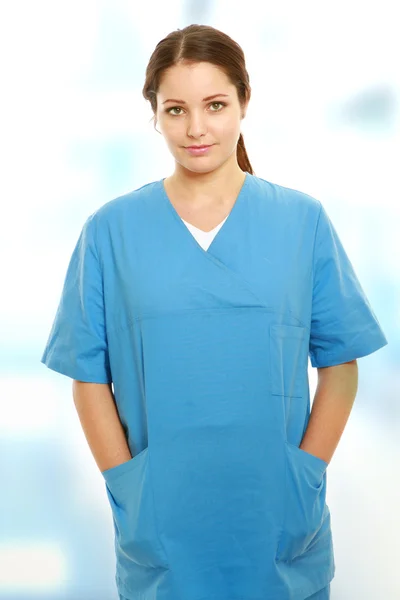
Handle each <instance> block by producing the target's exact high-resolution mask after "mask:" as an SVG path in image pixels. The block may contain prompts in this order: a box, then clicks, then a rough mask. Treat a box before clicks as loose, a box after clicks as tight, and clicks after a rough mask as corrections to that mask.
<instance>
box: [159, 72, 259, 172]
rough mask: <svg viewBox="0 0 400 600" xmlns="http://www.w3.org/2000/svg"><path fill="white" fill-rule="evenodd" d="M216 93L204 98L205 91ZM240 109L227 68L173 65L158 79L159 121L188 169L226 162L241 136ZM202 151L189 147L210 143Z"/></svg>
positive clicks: (204, 168)
mask: <svg viewBox="0 0 400 600" xmlns="http://www.w3.org/2000/svg"><path fill="white" fill-rule="evenodd" d="M214 95H215V97H214V98H211V99H208V100H204V98H207V97H209V96H214ZM246 108H247V105H246V106H245V107H244V108H243V109H241V106H240V104H239V99H238V96H237V91H236V88H235V86H234V85H232V84H231V83H230V82H229V80H228V78H227V77H226V75H225V73H223V72H222V71H221V70H220V69H218V68H217V67H215V66H214V65H212V64H210V63H207V62H202V63H196V64H194V65H190V66H189V65H183V64H179V65H175V66H174V67H171V68H170V69H168V70H167V71H166V72H165V73H164V76H163V78H162V81H161V84H160V87H159V91H158V93H157V113H156V118H157V124H158V127H159V130H160V132H161V133H162V135H163V136H164V138H165V141H166V143H167V146H168V148H169V149H170V151H171V153H172V155H173V157H174V158H175V160H176V161H177V163H179V164H180V165H182V166H183V167H185V168H186V169H189V170H190V171H196V172H207V171H211V170H214V169H215V168H217V167H218V166H220V165H221V164H223V163H225V162H226V161H227V160H228V159H229V158H230V157H231V156H232V155H233V153H234V155H233V157H232V158H233V159H234V160H235V161H236V146H237V142H238V139H239V136H240V124H241V115H242V114H243V115H244V114H245V109H246ZM208 144H211V145H212V146H211V148H209V150H208V151H207V152H206V153H205V154H202V155H197V156H194V155H191V154H190V153H189V152H188V151H187V150H186V147H187V146H195V145H208Z"/></svg>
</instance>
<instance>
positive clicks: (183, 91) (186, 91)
mask: <svg viewBox="0 0 400 600" xmlns="http://www.w3.org/2000/svg"><path fill="white" fill-rule="evenodd" d="M233 87H234V86H232V84H231V83H230V81H229V79H228V77H227V76H226V74H225V73H224V72H223V71H222V70H221V69H219V68H218V67H217V66H215V65H212V64H211V63H207V62H201V63H195V64H179V65H174V66H173V67H170V68H169V69H167V70H166V71H165V72H164V74H163V77H162V79H161V81H160V86H159V90H158V94H157V95H158V97H159V100H160V101H161V102H162V101H164V100H166V99H167V98H170V97H174V98H183V96H185V99H186V100H187V101H190V100H198V99H200V100H201V99H202V98H203V97H204V96H208V95H211V94H217V93H222V94H229V93H232V88H233ZM199 96H201V98H199Z"/></svg>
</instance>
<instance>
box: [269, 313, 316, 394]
mask: <svg viewBox="0 0 400 600" xmlns="http://www.w3.org/2000/svg"><path fill="white" fill-rule="evenodd" d="M269 339H270V391H271V394H273V395H275V396H288V397H292V398H301V397H303V396H304V394H305V393H306V382H307V367H308V343H309V335H308V329H307V328H306V327H297V326H294V325H284V324H275V325H270V329H269Z"/></svg>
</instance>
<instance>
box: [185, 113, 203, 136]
mask: <svg viewBox="0 0 400 600" xmlns="http://www.w3.org/2000/svg"><path fill="white" fill-rule="evenodd" d="M206 133H207V124H206V117H205V116H204V115H203V114H202V113H201V112H200V113H193V114H192V116H191V117H190V119H189V124H188V127H187V135H188V136H189V137H191V138H195V139H197V138H200V137H203V136H204V135H206Z"/></svg>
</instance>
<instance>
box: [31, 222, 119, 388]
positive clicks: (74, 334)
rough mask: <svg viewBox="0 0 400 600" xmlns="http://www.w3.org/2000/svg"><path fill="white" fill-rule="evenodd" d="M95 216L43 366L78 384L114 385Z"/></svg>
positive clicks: (72, 266) (76, 256) (77, 251)
mask: <svg viewBox="0 0 400 600" xmlns="http://www.w3.org/2000/svg"><path fill="white" fill-rule="evenodd" d="M94 214H95V213H93V214H92V215H90V217H88V219H87V220H86V222H85V223H84V225H83V227H82V230H81V233H80V235H79V238H78V241H77V242H76V245H75V248H74V250H73V253H72V256H71V258H70V261H69V265H68V268H67V272H66V276H65V280H64V285H63V289H62V293H61V298H60V302H59V305H58V308H57V312H56V315H55V318H54V322H53V325H52V328H51V331H50V334H49V337H48V340H47V344H46V346H45V349H44V352H43V355H42V358H41V361H40V362H42V363H44V364H45V365H46V366H47V367H49V369H52V370H53V371H57V372H58V373H61V374H63V375H67V376H68V377H71V378H72V379H76V380H78V381H84V382H92V383H111V382H112V378H111V372H110V364H109V356H108V346H107V338H106V328H105V311H104V294H103V281H102V272H101V268H100V264H99V260H98V254H97V249H96V243H95V225H96V223H95V218H94Z"/></svg>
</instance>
